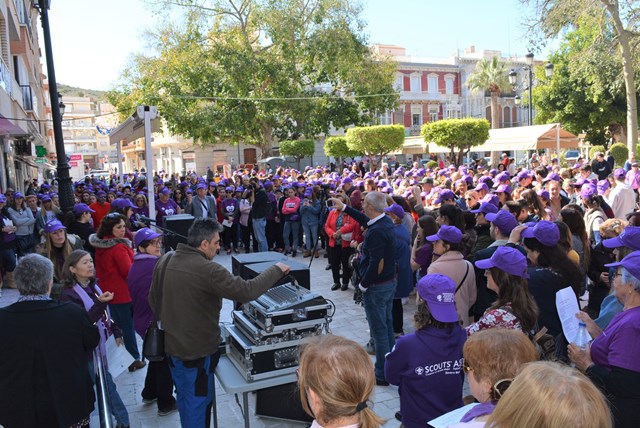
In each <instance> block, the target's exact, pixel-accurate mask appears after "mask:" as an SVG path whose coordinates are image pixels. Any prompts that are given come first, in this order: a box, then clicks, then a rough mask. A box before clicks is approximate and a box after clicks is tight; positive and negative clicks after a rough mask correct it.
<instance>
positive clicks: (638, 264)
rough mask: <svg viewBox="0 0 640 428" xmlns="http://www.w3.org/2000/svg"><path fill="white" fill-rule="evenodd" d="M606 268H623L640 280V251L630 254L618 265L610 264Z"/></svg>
mask: <svg viewBox="0 0 640 428" xmlns="http://www.w3.org/2000/svg"><path fill="white" fill-rule="evenodd" d="M605 266H606V267H618V266H622V267H623V268H625V269H626V270H627V271H628V272H629V273H630V274H631V275H633V276H634V277H635V278H636V279H638V280H640V251H634V252H633V253H630V254H628V255H627V257H625V258H624V259H622V261H619V262H617V263H609V264H608V265H605Z"/></svg>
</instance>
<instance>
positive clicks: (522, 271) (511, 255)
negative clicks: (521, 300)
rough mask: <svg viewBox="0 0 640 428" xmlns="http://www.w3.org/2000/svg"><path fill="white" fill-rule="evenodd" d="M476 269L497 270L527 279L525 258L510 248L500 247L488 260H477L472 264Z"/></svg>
mask: <svg viewBox="0 0 640 428" xmlns="http://www.w3.org/2000/svg"><path fill="white" fill-rule="evenodd" d="M474 264H475V265H476V267H477V268H478V269H490V268H492V267H497V268H498V269H500V270H502V271H504V272H506V273H508V274H509V275H515V276H519V277H521V278H527V276H528V275H527V257H526V256H525V255H524V254H522V253H521V252H520V251H518V250H516V249H515V248H512V247H507V246H505V245H501V246H499V247H498V249H497V250H496V252H495V253H493V255H492V256H491V258H490V259H483V260H478V261H477V262H475V263H474Z"/></svg>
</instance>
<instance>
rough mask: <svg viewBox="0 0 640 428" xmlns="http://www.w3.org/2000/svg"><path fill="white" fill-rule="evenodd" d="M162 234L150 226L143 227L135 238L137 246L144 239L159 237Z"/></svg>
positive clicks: (149, 239)
mask: <svg viewBox="0 0 640 428" xmlns="http://www.w3.org/2000/svg"><path fill="white" fill-rule="evenodd" d="M159 236H162V235H160V234H159V233H157V232H154V231H153V230H151V229H149V228H148V227H143V228H142V229H140V230H139V231H138V232H136V237H135V238H134V239H133V241H134V244H135V247H136V248H138V247H139V246H140V244H142V243H143V242H144V241H151V240H152V239H156V238H157V237H159Z"/></svg>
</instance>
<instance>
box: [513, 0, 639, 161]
mask: <svg viewBox="0 0 640 428" xmlns="http://www.w3.org/2000/svg"><path fill="white" fill-rule="evenodd" d="M521 1H523V2H524V3H526V4H530V5H532V6H533V11H532V14H533V17H532V19H531V22H532V24H531V34H532V36H533V37H534V38H540V36H542V37H544V38H552V37H555V36H557V35H559V34H562V33H564V32H565V31H567V29H572V28H576V26H577V25H578V24H579V23H580V20H581V19H587V20H589V22H592V23H595V24H597V25H598V27H597V28H598V29H599V30H600V31H601V32H602V33H603V34H606V33H607V32H608V31H613V32H614V33H615V38H614V44H613V46H615V47H616V48H617V49H616V50H617V51H618V52H616V53H615V54H616V55H618V56H619V58H620V60H621V64H622V67H621V69H622V76H623V80H624V86H625V97H626V104H627V147H628V148H629V152H630V153H633V152H634V150H635V148H636V147H635V146H636V144H637V143H638V105H637V95H636V85H635V78H634V69H633V62H634V57H633V47H635V46H636V45H637V43H638V36H639V35H640V33H639V32H638V31H637V30H638V28H637V23H638V15H639V13H640V2H639V1H638V0H627V1H624V2H620V1H619V0H556V1H548V0H521ZM594 17H595V19H593V18H594Z"/></svg>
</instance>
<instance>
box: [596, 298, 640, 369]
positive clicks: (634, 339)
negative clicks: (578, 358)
mask: <svg viewBox="0 0 640 428" xmlns="http://www.w3.org/2000/svg"><path fill="white" fill-rule="evenodd" d="M639 331H640V307H636V308H632V309H627V310H626V311H622V312H620V313H618V314H617V315H616V316H614V317H613V319H612V320H611V322H610V323H609V325H608V326H607V328H605V329H604V332H602V334H601V335H600V336H598V337H597V338H596V339H595V340H594V341H593V343H592V344H591V359H592V360H593V362H594V363H595V364H597V365H599V366H602V367H606V368H607V369H610V368H611V367H612V366H615V367H620V368H622V369H627V370H633V371H635V372H640V358H638V355H640V340H639V339H640V337H639V335H638V332H639Z"/></svg>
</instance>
